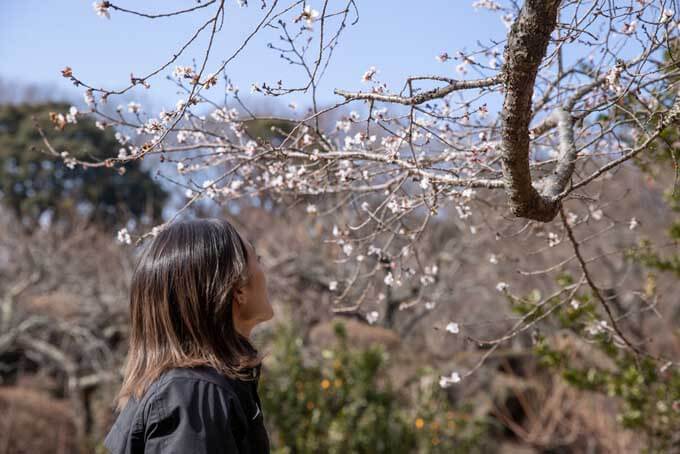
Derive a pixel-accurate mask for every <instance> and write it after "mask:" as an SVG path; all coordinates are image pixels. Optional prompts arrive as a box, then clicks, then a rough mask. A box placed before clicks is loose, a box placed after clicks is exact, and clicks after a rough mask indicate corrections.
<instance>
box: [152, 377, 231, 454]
mask: <svg viewBox="0 0 680 454" xmlns="http://www.w3.org/2000/svg"><path fill="white" fill-rule="evenodd" d="M234 399H235V396H234V394H233V393H230V392H229V391H228V390H226V389H224V388H222V387H220V386H218V385H216V384H213V383H210V382H207V381H202V380H195V379H174V380H171V381H170V382H168V383H166V384H164V385H163V386H162V387H161V389H159V390H158V391H157V393H155V395H154V396H153V397H152V398H151V399H150V400H149V402H148V407H147V412H148V413H147V423H146V429H145V443H144V453H145V454H185V453H195V454H238V452H239V450H238V446H237V442H236V438H235V436H234V433H233V431H232V427H233V426H234V422H235V421H234V418H236V414H235V412H234V408H233V407H234Z"/></svg>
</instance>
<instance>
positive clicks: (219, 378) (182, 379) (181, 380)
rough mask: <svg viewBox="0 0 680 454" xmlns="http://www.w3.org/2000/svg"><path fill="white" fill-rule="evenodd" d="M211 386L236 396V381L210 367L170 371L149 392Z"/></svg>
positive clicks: (159, 378)
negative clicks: (173, 388)
mask: <svg viewBox="0 0 680 454" xmlns="http://www.w3.org/2000/svg"><path fill="white" fill-rule="evenodd" d="M210 385H214V386H216V387H217V388H219V389H220V390H222V391H224V392H227V393H231V394H235V390H234V380H233V379H231V378H229V377H227V376H225V375H223V374H221V373H220V372H219V371H217V370H216V369H214V368H212V367H209V366H198V367H177V368H173V369H169V370H167V371H165V372H164V373H163V374H161V375H160V377H158V379H157V380H156V382H155V383H154V386H152V388H153V389H149V391H151V392H152V393H153V392H159V391H160V390H162V389H166V388H168V387H186V386H193V387H206V386H210Z"/></svg>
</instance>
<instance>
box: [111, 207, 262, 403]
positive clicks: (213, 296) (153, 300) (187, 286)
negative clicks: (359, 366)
mask: <svg viewBox="0 0 680 454" xmlns="http://www.w3.org/2000/svg"><path fill="white" fill-rule="evenodd" d="M247 258H248V252H247V249H246V246H245V243H244V242H243V239H242V238H241V236H240V235H239V234H238V232H237V231H236V229H235V228H234V227H233V226H232V225H231V224H230V223H229V222H227V221H226V220H221V219H197V220H189V221H176V222H173V223H171V224H169V225H168V226H167V227H166V228H165V229H163V230H162V231H161V232H160V233H159V234H158V235H157V236H156V237H155V238H154V239H153V241H152V242H151V244H150V245H149V246H148V247H147V248H146V250H145V251H144V252H143V254H142V256H141V257H140V259H139V262H138V263H137V266H136V268H135V271H134V274H133V277H132V284H131V288H130V345H129V350H128V356H127V361H126V365H125V372H124V379H123V385H122V387H121V390H120V392H119V393H118V396H116V408H117V410H119V411H120V410H122V408H123V407H124V406H125V404H126V403H127V401H128V399H129V398H130V397H135V398H136V399H139V398H140V397H141V396H142V395H143V394H144V392H145V391H146V389H147V387H148V386H149V385H150V384H151V383H153V381H155V380H156V379H157V378H158V377H159V376H160V375H161V374H162V373H163V372H165V371H166V370H169V369H172V368H175V367H196V366H211V367H213V368H215V369H217V370H218V371H220V372H221V373H223V374H225V375H226V376H228V377H231V378H238V379H249V378H252V375H251V373H252V372H253V371H252V369H251V368H253V367H256V368H258V367H259V365H260V363H261V357H260V355H259V353H258V351H257V350H256V349H255V347H254V346H253V345H252V344H251V343H250V341H249V340H248V339H247V338H246V337H244V336H243V335H241V334H240V333H238V332H237V331H236V329H235V327H234V320H233V318H232V299H233V292H234V290H235V289H236V288H239V286H242V285H245V284H246V283H247V280H248V277H249V276H248V262H247Z"/></svg>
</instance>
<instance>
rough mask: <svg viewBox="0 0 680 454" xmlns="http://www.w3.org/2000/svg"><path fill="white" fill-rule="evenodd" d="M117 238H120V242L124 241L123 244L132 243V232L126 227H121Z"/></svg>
mask: <svg viewBox="0 0 680 454" xmlns="http://www.w3.org/2000/svg"><path fill="white" fill-rule="evenodd" d="M117 239H118V242H120V243H123V244H130V243H132V239H131V238H130V233H129V232H128V230H127V229H126V228H125V227H123V228H122V229H120V230H119V231H118V234H117Z"/></svg>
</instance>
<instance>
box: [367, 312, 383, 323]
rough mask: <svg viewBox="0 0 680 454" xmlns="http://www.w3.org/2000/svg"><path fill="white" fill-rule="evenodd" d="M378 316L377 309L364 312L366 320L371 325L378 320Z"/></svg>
mask: <svg viewBox="0 0 680 454" xmlns="http://www.w3.org/2000/svg"><path fill="white" fill-rule="evenodd" d="M378 317H380V313H378V311H371V312H369V313H368V314H366V321H367V322H368V323H369V324H370V325H372V324H374V323H375V322H377V321H378Z"/></svg>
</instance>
